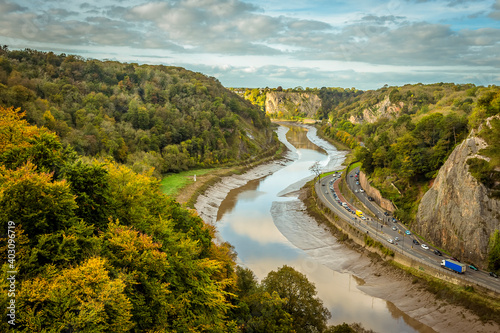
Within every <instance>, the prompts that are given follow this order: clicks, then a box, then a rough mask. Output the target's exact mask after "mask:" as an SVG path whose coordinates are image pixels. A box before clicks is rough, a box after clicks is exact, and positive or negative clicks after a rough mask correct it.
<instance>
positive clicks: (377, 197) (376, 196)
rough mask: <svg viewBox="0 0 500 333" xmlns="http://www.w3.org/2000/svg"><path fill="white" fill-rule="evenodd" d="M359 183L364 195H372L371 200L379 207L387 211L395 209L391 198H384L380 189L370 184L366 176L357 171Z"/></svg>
mask: <svg viewBox="0 0 500 333" xmlns="http://www.w3.org/2000/svg"><path fill="white" fill-rule="evenodd" d="M359 183H360V184H361V187H362V188H363V189H364V190H365V192H366V195H368V196H370V197H372V198H373V201H375V203H376V204H377V205H379V206H380V207H382V208H383V209H385V210H387V211H389V212H394V211H395V210H396V207H394V205H393V204H392V202H391V200H389V199H386V198H384V197H383V196H382V194H380V191H379V190H378V189H376V188H375V187H372V186H371V185H370V182H369V180H368V178H367V177H366V174H365V173H364V172H362V171H361V172H360V173H359Z"/></svg>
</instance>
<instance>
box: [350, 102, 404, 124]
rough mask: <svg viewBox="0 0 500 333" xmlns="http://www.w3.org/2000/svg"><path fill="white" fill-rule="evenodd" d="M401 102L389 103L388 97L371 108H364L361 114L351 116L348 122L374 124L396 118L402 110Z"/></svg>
mask: <svg viewBox="0 0 500 333" xmlns="http://www.w3.org/2000/svg"><path fill="white" fill-rule="evenodd" d="M403 105H404V104H403V102H399V103H396V104H395V103H391V101H390V99H389V96H386V97H385V99H384V100H383V101H381V102H379V103H377V104H375V105H373V106H371V107H368V108H364V109H363V112H362V114H359V115H357V116H354V115H351V116H350V118H349V121H350V122H351V123H353V124H360V123H362V122H368V123H372V124H373V123H374V122H376V121H377V120H379V119H380V118H396V117H398V116H399V115H400V113H401V110H402V108H403Z"/></svg>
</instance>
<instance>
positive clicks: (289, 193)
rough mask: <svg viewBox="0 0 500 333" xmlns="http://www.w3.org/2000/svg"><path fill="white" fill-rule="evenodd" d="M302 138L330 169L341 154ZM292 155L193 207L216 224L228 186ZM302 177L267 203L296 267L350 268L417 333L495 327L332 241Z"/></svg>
mask: <svg viewBox="0 0 500 333" xmlns="http://www.w3.org/2000/svg"><path fill="white" fill-rule="evenodd" d="M286 131H287V129H286V128H283V127H280V129H279V130H278V136H279V137H280V138H284V136H285V134H286ZM308 138H309V139H310V140H311V141H312V142H314V143H316V144H317V145H318V146H320V147H322V148H323V149H324V150H325V151H326V152H327V154H328V155H329V156H330V159H329V160H328V162H327V163H326V164H325V165H324V168H325V170H327V169H329V168H330V170H333V169H332V168H334V167H336V166H337V165H338V164H339V162H340V160H341V159H342V158H341V157H342V156H340V157H339V152H338V151H337V150H335V148H333V147H332V146H330V145H329V144H328V143H327V142H326V141H324V140H322V139H320V138H318V137H317V136H316V135H315V129H314V130H310V131H309V133H308ZM282 142H287V141H286V140H282ZM343 154H345V153H343ZM295 159H297V154H296V153H294V152H293V149H291V150H290V151H289V152H288V153H287V155H286V157H285V158H284V159H283V160H279V161H274V162H271V163H269V164H265V165H261V166H258V167H256V168H254V169H252V170H250V171H248V172H246V173H245V174H242V175H234V176H229V177H224V178H223V179H222V180H221V181H220V182H219V183H217V184H215V185H214V186H211V187H210V188H209V189H208V190H207V191H206V192H205V193H204V194H203V195H200V196H199V197H198V200H197V202H196V204H195V208H196V210H197V211H198V213H199V215H200V216H201V217H202V218H203V220H204V221H205V222H206V223H209V224H212V225H216V222H217V214H218V210H219V206H220V204H221V203H222V201H223V200H224V199H225V198H226V196H227V195H228V193H229V192H230V191H231V190H233V189H236V188H239V187H241V186H243V185H245V184H247V183H248V182H249V181H251V180H255V179H260V178H263V177H266V176H268V175H270V174H272V173H274V172H276V171H278V170H280V169H281V168H283V167H284V166H286V165H288V164H290V163H291V162H293V161H294V160H295ZM307 180H309V179H304V180H303V181H299V182H297V183H294V184H291V185H289V186H288V187H287V188H286V189H284V190H283V191H281V192H280V195H281V196H286V197H289V198H291V199H292V198H293V199H292V200H287V201H284V202H273V204H272V207H271V215H272V217H273V222H274V224H275V225H276V227H277V228H278V229H279V231H280V232H281V233H282V234H283V235H284V236H285V237H286V238H287V239H288V240H289V241H290V242H291V243H292V244H294V245H295V246H296V247H297V248H300V249H302V250H304V251H305V252H306V253H307V254H308V256H309V257H310V259H308V260H307V261H305V262H304V264H303V267H301V269H302V270H315V269H318V266H326V267H328V268H330V269H331V270H333V271H337V272H342V273H350V274H352V275H353V276H354V277H355V278H356V280H357V281H358V284H357V288H358V289H359V290H361V291H362V292H364V293H365V294H367V295H370V296H373V297H376V298H380V299H383V300H386V301H388V303H387V306H388V308H389V310H390V311H391V313H392V315H393V316H394V317H403V319H404V320H405V322H407V323H408V324H409V325H410V326H411V327H413V328H415V329H416V330H418V331H419V332H422V333H428V332H429V333H430V332H468V333H476V332H477V333H479V332H485V333H489V332H491V333H493V332H500V326H499V325H498V324H497V323H483V322H481V321H480V319H479V318H478V317H477V316H476V315H475V314H473V313H472V311H470V310H468V309H466V308H464V307H462V306H457V305H453V304H449V303H447V302H444V301H441V300H439V299H437V297H436V295H434V294H432V293H430V292H428V291H426V290H424V288H423V287H422V286H421V285H420V284H419V283H414V281H413V278H412V277H409V276H408V275H407V273H405V272H403V271H400V270H398V269H395V268H394V267H392V266H389V265H387V264H386V263H384V262H383V261H382V260H380V259H374V257H373V256H371V255H370V252H368V251H367V250H364V249H363V248H360V249H357V250H355V249H352V248H350V247H348V246H345V245H344V244H342V243H340V242H338V241H337V239H336V238H335V237H333V236H332V235H331V234H330V232H329V231H328V230H326V229H325V227H324V226H322V225H318V222H317V221H316V220H314V219H313V218H312V217H311V216H309V215H308V213H307V211H306V207H305V204H304V203H303V202H302V200H300V199H299V197H300V194H301V193H302V190H300V189H301V188H302V186H303V185H304V184H305V183H306V181H307Z"/></svg>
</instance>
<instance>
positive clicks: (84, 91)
mask: <svg viewBox="0 0 500 333" xmlns="http://www.w3.org/2000/svg"><path fill="white" fill-rule="evenodd" d="M0 105H1V106H3V107H11V106H13V107H14V108H21V110H22V111H23V112H25V113H26V120H27V121H28V122H29V123H30V124H34V125H37V126H44V127H46V128H48V129H50V130H51V131H54V132H55V133H56V134H57V135H58V136H59V138H60V139H61V142H62V143H63V144H64V145H71V146H72V147H73V149H74V150H75V151H76V152H77V153H78V154H80V155H84V156H88V157H91V158H94V157H95V158H101V159H110V160H113V161H116V162H118V163H122V164H125V165H128V166H129V167H131V168H132V169H133V170H134V171H137V172H144V171H147V170H149V169H150V168H154V175H155V176H156V177H160V176H161V175H162V174H165V173H168V172H178V171H181V170H187V169H189V168H195V167H197V168H200V167H211V166H216V165H224V164H231V163H235V162H236V161H237V162H241V161H245V160H250V159H252V158H255V157H256V156H258V155H259V154H269V153H271V152H272V151H273V150H274V149H276V147H277V140H276V138H275V136H274V134H273V130H272V124H271V122H270V120H269V118H268V117H266V115H265V113H264V112H262V111H261V110H259V108H258V107H256V106H254V105H252V104H251V103H250V102H248V101H246V100H244V99H243V98H241V97H239V96H238V95H236V94H234V93H232V92H230V91H229V90H228V89H226V88H224V87H223V86H222V85H221V84H220V82H218V80H217V79H215V78H213V77H208V76H205V75H203V74H201V73H195V72H191V71H188V70H186V69H184V68H180V67H168V66H162V65H158V66H152V65H138V64H133V63H132V64H126V63H119V62H116V61H98V60H94V59H83V58H82V57H79V56H76V55H66V54H59V55H56V54H54V53H53V52H40V51H36V50H31V49H25V50H9V49H8V47H7V46H3V47H2V48H0Z"/></svg>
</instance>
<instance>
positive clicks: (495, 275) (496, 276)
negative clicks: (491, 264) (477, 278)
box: [490, 272, 498, 279]
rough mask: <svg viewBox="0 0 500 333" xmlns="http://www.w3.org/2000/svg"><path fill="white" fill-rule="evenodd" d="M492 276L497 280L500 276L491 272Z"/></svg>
mask: <svg viewBox="0 0 500 333" xmlns="http://www.w3.org/2000/svg"><path fill="white" fill-rule="evenodd" d="M490 276H493V277H494V278H495V279H498V275H497V274H496V273H495V272H490Z"/></svg>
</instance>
